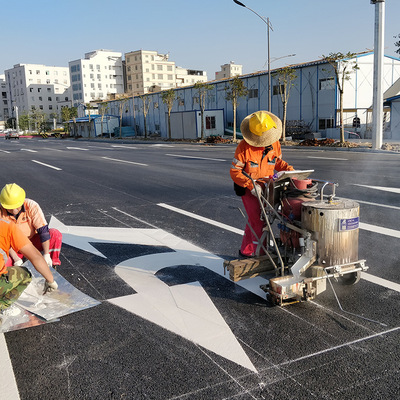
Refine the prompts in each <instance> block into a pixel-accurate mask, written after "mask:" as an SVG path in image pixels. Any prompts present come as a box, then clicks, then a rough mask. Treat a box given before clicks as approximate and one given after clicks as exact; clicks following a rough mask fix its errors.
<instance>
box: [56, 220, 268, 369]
mask: <svg viewBox="0 0 400 400" xmlns="http://www.w3.org/2000/svg"><path fill="white" fill-rule="evenodd" d="M49 225H50V227H52V228H57V229H59V230H60V231H61V233H62V234H63V242H64V243H65V244H68V245H70V246H74V247H77V248H79V249H82V250H85V251H88V252H91V253H93V254H96V255H99V256H102V257H104V255H102V254H101V253H100V252H99V251H98V250H96V249H95V248H94V247H93V246H92V245H91V244H90V242H103V243H131V244H142V245H153V246H167V247H169V248H170V249H173V250H175V252H173V253H162V254H153V255H148V256H142V257H136V258H133V259H130V260H126V261H124V262H122V263H120V264H119V265H117V266H116V269H115V271H116V273H117V274H118V275H119V276H120V277H121V278H122V279H123V280H125V281H126V282H127V283H128V284H129V285H130V286H131V287H132V288H134V290H135V291H136V292H137V293H136V294H133V295H130V296H123V297H118V298H115V299H111V300H109V301H110V302H111V303H113V304H116V305H118V306H120V307H122V308H124V309H126V310H128V311H130V312H132V313H134V314H136V315H139V316H140V317H142V318H144V319H147V320H149V321H151V322H153V323H155V324H157V325H159V326H161V327H163V328H165V329H167V330H169V331H171V332H174V333H175V334H178V335H180V336H182V337H184V338H186V339H188V340H190V341H193V342H195V343H197V344H199V345H200V346H202V347H204V348H206V349H208V350H210V351H212V352H214V353H216V354H218V355H220V356H222V357H225V358H227V359H229V360H231V361H233V362H235V363H237V364H239V365H242V366H243V367H245V368H248V369H250V370H251V371H254V372H256V369H255V367H254V365H253V364H252V362H251V361H250V359H249V358H248V356H247V354H246V353H245V352H244V350H243V349H242V347H241V345H240V344H239V342H238V341H237V340H236V338H235V336H234V335H233V333H232V331H231V330H230V328H229V326H228V325H227V324H226V322H225V321H224V319H223V318H222V316H221V315H220V313H219V312H218V310H217V309H216V307H215V306H214V304H213V303H212V301H211V299H210V298H209V297H208V295H207V293H206V292H205V291H204V289H203V288H202V287H201V286H200V284H199V283H198V282H195V283H189V284H184V285H176V286H172V287H170V286H168V285H166V284H165V283H164V282H162V281H161V280H159V279H158V278H157V277H156V276H155V273H156V272H157V271H159V270H160V269H162V268H165V267H170V266H178V265H199V266H204V267H206V268H208V269H210V270H211V271H213V272H216V273H217V274H219V275H222V276H224V275H223V260H222V259H221V258H220V257H217V256H215V255H214V254H211V253H208V252H206V251H205V250H203V249H201V248H199V247H197V246H194V245H192V244H190V243H188V242H186V241H184V240H182V239H180V238H178V237H177V236H174V235H172V234H170V233H167V232H165V231H163V230H161V229H133V228H99V227H81V226H65V225H64V224H62V223H61V222H60V221H59V220H57V218H55V217H54V216H53V217H52V218H51V221H50V224H49ZM109 238H112V240H110V239H109ZM248 281H249V282H246V281H243V283H242V282H240V283H241V286H243V287H246V288H251V289H250V290H251V291H252V292H253V293H256V294H258V295H259V296H261V297H262V298H263V299H265V293H264V292H263V291H262V290H261V289H260V288H259V285H260V283H261V282H262V283H265V280H262V279H261V278H260V280H258V279H257V278H254V279H251V280H248ZM250 281H252V282H250ZM255 281H257V282H255ZM249 283H251V284H249Z"/></svg>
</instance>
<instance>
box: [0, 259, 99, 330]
mask: <svg viewBox="0 0 400 400" xmlns="http://www.w3.org/2000/svg"><path fill="white" fill-rule="evenodd" d="M24 266H25V267H27V268H28V269H29V270H30V272H31V273H32V282H31V283H30V284H29V286H28V287H27V288H26V289H25V291H24V292H23V293H22V294H21V296H20V297H19V299H18V301H16V303H15V306H14V307H18V308H19V309H20V311H21V312H20V313H19V314H18V315H15V316H9V317H6V318H5V319H4V320H3V324H2V325H0V332H8V331H13V330H17V329H24V328H29V327H31V326H37V325H41V324H44V323H47V322H55V320H59V318H60V317H62V316H64V315H68V314H72V313H74V312H77V311H81V310H85V309H87V308H90V307H94V306H97V305H98V304H100V302H99V301H97V300H95V299H93V298H92V297H90V296H87V295H86V294H84V293H82V292H81V291H80V290H78V289H76V288H75V287H74V286H73V285H71V284H70V283H69V282H68V281H67V280H66V279H64V278H63V277H62V276H61V275H60V274H59V273H58V272H57V271H55V270H52V273H53V276H54V279H55V280H56V282H57V284H58V289H57V290H56V291H54V292H52V293H46V294H45V295H43V288H44V278H43V277H42V276H41V275H40V274H39V273H38V272H37V271H36V270H35V268H34V267H33V266H32V264H31V263H30V262H26V263H25V264H24Z"/></svg>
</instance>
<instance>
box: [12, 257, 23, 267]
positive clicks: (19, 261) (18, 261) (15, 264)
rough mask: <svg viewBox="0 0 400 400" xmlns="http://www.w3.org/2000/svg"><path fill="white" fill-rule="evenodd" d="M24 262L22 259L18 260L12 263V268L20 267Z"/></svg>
mask: <svg viewBox="0 0 400 400" xmlns="http://www.w3.org/2000/svg"><path fill="white" fill-rule="evenodd" d="M23 263H24V262H23V261H22V259H21V258H20V259H19V260H17V261H14V267H20V266H21V265H22V264H23Z"/></svg>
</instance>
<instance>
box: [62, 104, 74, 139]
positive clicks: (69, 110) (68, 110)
mask: <svg viewBox="0 0 400 400" xmlns="http://www.w3.org/2000/svg"><path fill="white" fill-rule="evenodd" d="M77 116H78V109H77V108H76V107H67V106H64V107H62V108H61V120H62V122H64V130H65V131H66V132H68V133H70V127H69V124H68V121H70V120H71V119H72V120H73V121H74V123H75V125H76V117H77Z"/></svg>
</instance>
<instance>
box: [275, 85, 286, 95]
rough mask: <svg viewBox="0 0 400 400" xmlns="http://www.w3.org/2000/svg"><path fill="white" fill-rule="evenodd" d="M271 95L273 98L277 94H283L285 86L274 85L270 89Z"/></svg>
mask: <svg viewBox="0 0 400 400" xmlns="http://www.w3.org/2000/svg"><path fill="white" fill-rule="evenodd" d="M272 93H273V95H274V96H277V95H278V94H281V93H285V86H284V85H274V86H273V88H272Z"/></svg>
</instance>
